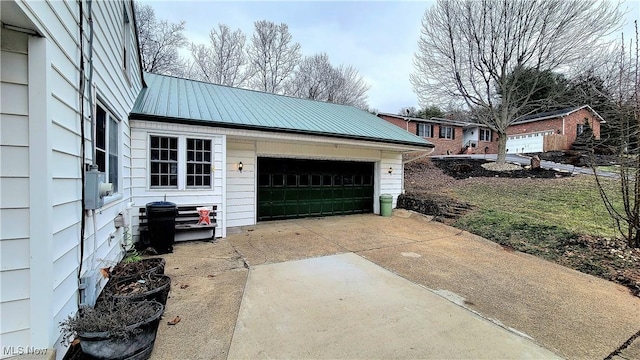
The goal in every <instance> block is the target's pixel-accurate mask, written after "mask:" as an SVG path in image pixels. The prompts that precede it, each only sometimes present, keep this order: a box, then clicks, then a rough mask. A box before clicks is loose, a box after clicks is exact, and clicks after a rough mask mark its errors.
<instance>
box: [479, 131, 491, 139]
mask: <svg viewBox="0 0 640 360" xmlns="http://www.w3.org/2000/svg"><path fill="white" fill-rule="evenodd" d="M480 141H491V129H480Z"/></svg>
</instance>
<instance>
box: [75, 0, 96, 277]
mask: <svg viewBox="0 0 640 360" xmlns="http://www.w3.org/2000/svg"><path fill="white" fill-rule="evenodd" d="M82 2H83V0H80V1H79V6H80V9H79V10H80V24H79V27H80V84H79V89H78V93H79V98H80V137H81V140H80V151H82V163H81V169H80V174H81V175H80V178H81V181H82V195H81V199H82V204H81V207H82V214H81V217H80V264H79V265H78V279H80V277H81V275H82V268H83V265H84V245H85V244H84V237H85V228H86V225H87V221H86V216H85V213H86V211H87V209H86V208H85V200H86V199H85V181H86V179H85V171H86V169H85V163H86V160H87V159H86V146H85V137H86V130H85V118H84V116H85V106H84V104H85V101H84V96H85V93H86V89H87V79H86V76H85V75H86V73H85V72H86V69H85V59H84V16H85V15H84V14H85V13H84V11H83V6H82ZM91 5H92V3H91V0H87V13H88V15H89V19H88V22H89V43H88V46H89V49H88V51H89V53H88V62H89V76H88V83H89V88H91V84H92V83H93V17H92V13H91ZM88 98H89V109H90V111H91V116H90V119H91V151H92V159H91V168H95V167H96V165H95V125H94V116H93V97H92V96H91V94H89V97H88ZM93 219H94V221H95V210H94V211H93ZM94 227H95V225H94ZM94 232H95V230H94ZM94 247H95V239H94Z"/></svg>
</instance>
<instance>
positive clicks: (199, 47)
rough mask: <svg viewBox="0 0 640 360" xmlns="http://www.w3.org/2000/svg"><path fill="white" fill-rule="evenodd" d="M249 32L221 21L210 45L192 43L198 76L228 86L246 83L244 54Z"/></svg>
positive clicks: (210, 37) (194, 71) (200, 78)
mask: <svg viewBox="0 0 640 360" xmlns="http://www.w3.org/2000/svg"><path fill="white" fill-rule="evenodd" d="M246 38H247V37H246V35H245V34H244V33H243V32H242V30H240V29H238V30H235V31H231V29H230V28H229V26H227V25H225V24H219V25H218V28H217V29H211V32H210V33H209V41H210V42H209V45H204V44H195V43H192V44H191V45H190V50H191V55H192V56H193V65H194V66H193V74H191V77H192V78H194V79H198V80H202V81H206V82H210V83H214V84H221V85H228V86H242V85H243V84H244V82H245V80H246V74H245V69H244V67H245V65H246V64H247V59H246V56H245V53H244V44H245V41H246Z"/></svg>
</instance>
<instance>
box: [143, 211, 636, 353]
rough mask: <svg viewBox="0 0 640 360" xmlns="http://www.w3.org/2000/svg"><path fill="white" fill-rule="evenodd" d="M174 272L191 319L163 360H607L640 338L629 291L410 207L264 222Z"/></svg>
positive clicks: (173, 306)
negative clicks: (192, 269) (193, 270)
mask: <svg viewBox="0 0 640 360" xmlns="http://www.w3.org/2000/svg"><path fill="white" fill-rule="evenodd" d="M185 249H188V251H186V250H185ZM232 250H233V251H232ZM234 252H235V253H236V255H234ZM221 254H222V255H221ZM191 256H193V257H195V259H196V260H197V261H196V262H195V263H197V266H196V267H197V268H198V270H199V269H202V267H204V268H205V269H206V270H204V271H202V273H200V275H198V274H191V275H189V272H188V271H187V270H184V269H187V268H188V267H189V266H191V265H190V264H193V263H194V262H193V259H191ZM221 258H222V259H221ZM241 259H243V260H244V261H246V263H247V266H248V267H249V271H248V279H249V280H248V282H247V283H246V287H245V279H246V278H247V270H246V269H245V268H244V267H242V266H240V265H238V262H239V260H241ZM374 264H375V265H374ZM174 268H178V269H179V270H174ZM166 269H167V273H168V274H169V275H170V276H172V278H173V279H174V283H173V284H172V294H171V297H170V299H169V302H168V304H167V313H166V315H165V318H169V319H171V318H172V317H173V316H176V315H180V314H182V315H183V318H182V321H181V322H180V323H178V324H177V325H173V326H169V325H164V324H162V325H161V327H160V329H159V331H158V338H157V342H156V348H155V350H154V353H153V356H152V359H172V358H190V359H191V358H203V359H204V358H226V357H229V358H254V357H261V358H266V357H272V358H278V357H280V358H283V357H288V358H292V357H296V358H298V357H304V358H320V357H325V358H326V357H331V358H354V357H361V358H362V357H367V358H368V357H378V358H386V357H394V358H419V357H439V358H451V357H456V358H479V357H484V358H497V357H499V358H526V357H538V358H540V357H543V358H551V357H553V356H554V354H557V355H559V356H562V357H566V358H575V359H584V358H589V359H602V358H605V357H607V356H608V355H609V354H611V353H612V352H613V351H615V350H616V349H618V347H620V346H621V345H622V344H623V343H625V341H627V340H628V339H629V338H630V337H632V336H633V335H634V334H635V333H636V332H638V331H639V330H640V311H639V310H640V298H638V297H634V296H632V295H630V294H629V292H628V291H627V289H626V288H624V287H622V286H619V285H617V284H614V283H612V282H609V281H605V280H602V279H599V278H595V277H593V276H589V275H585V274H582V273H580V272H577V271H573V270H570V269H567V268H564V267H562V266H559V265H555V264H553V263H550V262H547V261H544V260H541V259H538V258H536V257H533V256H529V255H526V254H522V253H518V252H513V251H508V250H505V249H503V248H502V247H500V246H499V245H497V244H494V243H492V242H489V241H487V240H485V239H482V238H480V237H477V236H474V235H471V234H469V233H466V232H462V231H460V230H458V229H455V228H452V227H449V226H446V225H443V224H441V223H438V222H433V221H430V218H429V217H425V216H422V215H419V214H415V213H411V212H407V211H403V210H394V215H393V217H391V218H383V217H379V216H375V215H352V216H342V217H331V218H321V219H302V220H290V221H279V222H269V223H261V224H259V225H257V226H252V227H246V228H244V229H242V231H241V232H240V233H238V234H234V235H230V236H229V237H228V238H227V239H223V240H217V241H216V242H215V243H213V244H211V243H191V244H179V245H177V246H176V250H175V253H174V254H170V255H167V267H166ZM217 269H219V270H217ZM345 269H351V270H350V271H353V272H349V271H346V270H345ZM174 271H176V272H177V271H181V273H178V274H177V275H176V274H172V272H174ZM205 274H208V275H213V276H211V277H209V276H208V275H207V276H205ZM174 275H176V276H174ZM191 281H193V282H194V284H197V288H191V287H187V288H186V289H181V288H180V285H181V284H182V285H188V284H189V283H190V282H191ZM218 283H220V285H218ZM354 284H360V285H361V287H354V286H353V285H354ZM205 290H208V292H206V293H205V295H206V296H205V298H204V299H203V296H202V291H205ZM220 292H223V293H220ZM198 299H200V300H198ZM340 299H342V300H340ZM211 307H217V308H211ZM220 307H221V308H220ZM404 307H406V308H407V309H404ZM310 311H313V313H312V314H310V313H309V312H310ZM190 312H196V315H195V316H192V317H191V318H187V316H191V315H189V313H190ZM313 314H315V315H313ZM443 314H444V315H443ZM446 315H450V317H448V316H446ZM207 322H208V323H210V325H207ZM220 324H223V325H220ZM374 330H375V331H374ZM187 334H188V335H187ZM182 336H184V337H185V338H184V339H183V338H181V337H182ZM183 340H184V341H183ZM342 340H344V343H345V344H351V345H350V346H349V345H345V346H343V347H339V346H333V345H332V344H336V343H337V342H340V341H342ZM225 345H226V348H225ZM383 345H384V346H383ZM637 345H638V341H636V342H635V343H634V344H633V345H632V346H631V347H630V348H629V349H627V350H625V351H623V353H622V356H624V357H626V358H628V359H632V358H638V355H639V353H638V351H637V349H638V346H637ZM329 349H334V350H329ZM340 349H342V350H345V351H342V352H341V351H340ZM634 349H635V350H634ZM346 350H349V351H346ZM385 351H390V352H385ZM633 351H635V353H634V352H633Z"/></svg>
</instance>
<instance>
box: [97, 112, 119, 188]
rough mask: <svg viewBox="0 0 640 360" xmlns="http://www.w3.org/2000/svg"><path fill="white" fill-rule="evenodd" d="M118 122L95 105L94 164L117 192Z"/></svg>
mask: <svg viewBox="0 0 640 360" xmlns="http://www.w3.org/2000/svg"><path fill="white" fill-rule="evenodd" d="M119 124H120V121H118V119H116V118H115V117H114V116H113V115H112V114H111V113H110V112H108V111H107V110H105V108H104V107H102V106H101V105H99V104H98V105H96V137H95V146H96V153H95V157H96V158H95V162H96V165H98V170H99V171H102V172H104V173H106V176H107V179H108V181H109V182H110V183H112V184H113V191H114V192H118V144H119V142H118V134H119V132H120V131H119Z"/></svg>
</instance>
